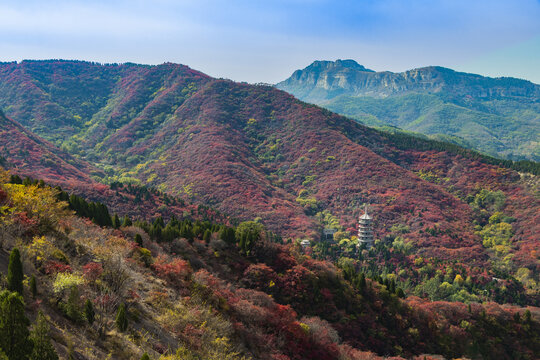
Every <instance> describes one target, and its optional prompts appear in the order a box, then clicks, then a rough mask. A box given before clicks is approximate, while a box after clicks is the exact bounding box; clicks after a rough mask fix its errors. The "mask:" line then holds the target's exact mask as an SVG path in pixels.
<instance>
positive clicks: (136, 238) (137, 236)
mask: <svg viewBox="0 0 540 360" xmlns="http://www.w3.org/2000/svg"><path fill="white" fill-rule="evenodd" d="M135 242H136V243H137V245H139V246H141V247H142V246H143V242H142V236H141V234H135Z"/></svg>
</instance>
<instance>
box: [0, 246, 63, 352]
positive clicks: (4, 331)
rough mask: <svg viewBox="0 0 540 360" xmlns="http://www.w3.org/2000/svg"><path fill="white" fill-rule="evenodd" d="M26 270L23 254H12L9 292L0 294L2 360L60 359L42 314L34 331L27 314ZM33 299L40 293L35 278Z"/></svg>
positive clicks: (16, 250)
mask: <svg viewBox="0 0 540 360" xmlns="http://www.w3.org/2000/svg"><path fill="white" fill-rule="evenodd" d="M23 278H24V274H23V268H22V262H21V256H20V252H19V250H18V249H17V248H14V249H13V250H12V251H11V254H10V257H9V264H8V290H4V291H2V292H0V360H57V359H58V355H57V354H56V351H55V350H54V347H53V346H52V344H51V341H50V338H49V325H48V323H47V320H46V319H45V316H44V315H43V314H42V313H41V312H40V313H39V314H38V317H37V320H36V323H35V324H34V326H33V327H32V330H31V331H29V330H28V326H29V325H30V321H29V320H28V318H27V317H26V315H25V306H24V300H23V290H24V288H23ZM30 290H31V292H32V296H33V297H35V296H36V294H37V286H36V281H35V277H34V276H32V278H31V280H30Z"/></svg>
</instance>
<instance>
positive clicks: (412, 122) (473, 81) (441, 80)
mask: <svg viewBox="0 0 540 360" xmlns="http://www.w3.org/2000/svg"><path fill="white" fill-rule="evenodd" d="M276 87H277V88H278V89H281V90H285V91H287V92H289V93H291V94H293V95H294V96H296V97H298V98H299V99H301V100H304V101H308V102H311V103H314V104H317V105H321V106H324V107H326V108H328V109H329V110H332V111H335V112H337V113H340V114H343V115H346V116H349V117H351V118H354V119H356V120H358V121H360V122H361V123H364V124H367V125H371V126H384V125H392V126H397V127H400V128H402V129H404V130H410V131H415V132H419V133H423V134H426V135H430V136H436V137H438V138H441V137H442V138H443V139H444V140H447V141H448V140H450V141H454V142H457V143H459V144H461V145H470V146H471V147H474V148H476V149H478V150H480V151H483V152H485V153H488V154H490V155H494V156H499V157H505V158H510V159H531V160H535V161H538V160H539V159H540V145H539V141H540V138H539V135H538V134H540V125H539V124H540V121H539V120H540V86H539V85H537V84H533V83H531V82H530V81H526V80H520V79H514V78H489V77H483V76H480V75H475V74H468V73H462V72H457V71H454V70H452V69H447V68H444V67H438V66H430V67H424V68H419V69H413V70H409V71H405V72H402V73H393V72H389V71H384V72H374V71H371V70H368V69H366V68H365V67H363V66H361V65H359V64H358V63H356V62H355V61H354V60H337V61H335V62H332V61H315V62H313V63H312V64H311V65H309V66H308V67H306V68H305V69H303V70H297V71H295V72H294V73H293V74H292V75H291V77H290V78H288V79H286V80H284V81H282V82H280V83H278V84H277V85H276Z"/></svg>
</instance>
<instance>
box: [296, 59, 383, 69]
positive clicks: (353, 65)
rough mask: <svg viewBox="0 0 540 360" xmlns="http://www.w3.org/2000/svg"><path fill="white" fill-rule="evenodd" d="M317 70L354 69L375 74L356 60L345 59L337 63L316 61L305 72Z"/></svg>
mask: <svg viewBox="0 0 540 360" xmlns="http://www.w3.org/2000/svg"><path fill="white" fill-rule="evenodd" d="M316 68H319V69H325V70H327V69H331V68H336V69H354V70H357V71H367V72H374V71H373V70H371V69H368V68H366V67H365V66H363V65H360V64H359V63H357V62H356V61H355V60H352V59H345V60H341V59H337V60H336V61H330V60H315V61H314V62H312V63H311V64H310V65H309V66H308V67H306V68H305V69H304V70H308V69H316Z"/></svg>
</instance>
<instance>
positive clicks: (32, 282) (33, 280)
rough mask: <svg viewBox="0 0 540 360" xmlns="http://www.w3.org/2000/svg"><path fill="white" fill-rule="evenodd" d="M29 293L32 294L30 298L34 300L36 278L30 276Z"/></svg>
mask: <svg viewBox="0 0 540 360" xmlns="http://www.w3.org/2000/svg"><path fill="white" fill-rule="evenodd" d="M30 292H31V293H32V297H33V298H34V299H35V298H36V296H37V284H36V277H35V276H34V275H32V277H31V278H30Z"/></svg>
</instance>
